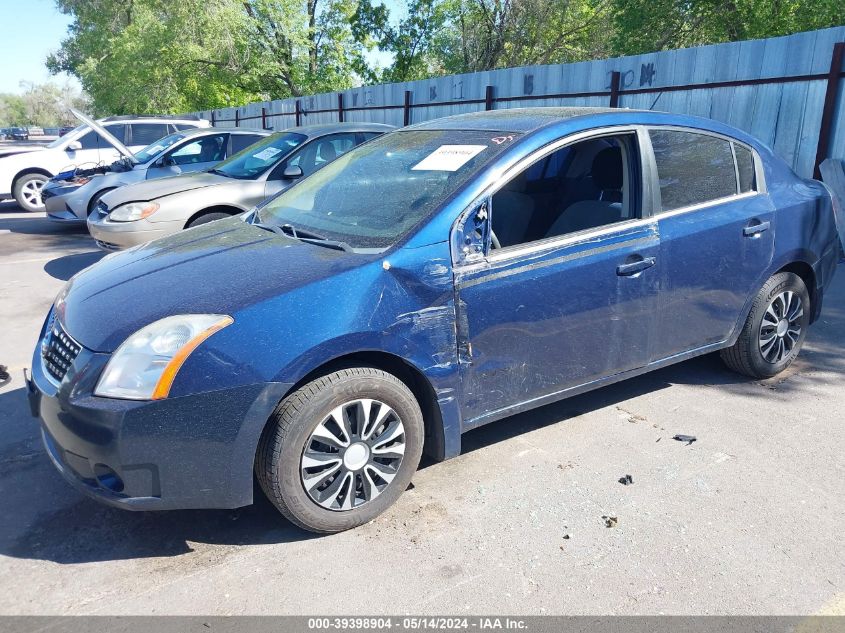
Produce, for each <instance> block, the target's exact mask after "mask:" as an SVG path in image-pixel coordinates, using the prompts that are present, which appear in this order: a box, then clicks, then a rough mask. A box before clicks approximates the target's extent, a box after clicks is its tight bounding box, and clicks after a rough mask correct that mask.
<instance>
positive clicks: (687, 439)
mask: <svg viewBox="0 0 845 633" xmlns="http://www.w3.org/2000/svg"><path fill="white" fill-rule="evenodd" d="M672 439H673V440H678V441H679V442H686V443H687V446H689V445H690V444H692V443H693V442H696V441H698V438H697V437H696V436H695V435H680V434H678V435H675V436H674V437H673V438H672Z"/></svg>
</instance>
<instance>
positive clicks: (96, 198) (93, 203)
mask: <svg viewBox="0 0 845 633" xmlns="http://www.w3.org/2000/svg"><path fill="white" fill-rule="evenodd" d="M115 189H116V187H109V188H108V189H103V190H102V191H98V192H97V193H95V194H94V195H93V196H92V197H91V200H90V201H89V202H88V215H89V216H90V215H91V214H92V213H94V211H95V210H96V209H97V205H98V204H100V198H102V197H103V196H104V195H106V194H107V193H108V192H109V191H114V190H115Z"/></svg>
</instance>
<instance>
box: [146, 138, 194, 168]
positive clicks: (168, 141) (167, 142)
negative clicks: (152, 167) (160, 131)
mask: <svg viewBox="0 0 845 633" xmlns="http://www.w3.org/2000/svg"><path fill="white" fill-rule="evenodd" d="M183 138H185V135H184V134H171V135H169V136H165V137H164V138H160V139H158V140H157V141H156V142H155V143H152V144H150V145H147V146H146V147H145V148H144V149H142V150H141V151H140V152H135V159H136V160H137V161H138V162H139V163H146V162H147V161H148V160H152V159H153V158H155V157H156V156H158V155H159V154H161V153H162V152H163V151H164V150H166V149H167V148H168V147H170V146H171V145H173V144H174V143H177V142H179V141H181V140H182V139H183Z"/></svg>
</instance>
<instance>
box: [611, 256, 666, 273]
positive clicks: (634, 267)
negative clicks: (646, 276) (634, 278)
mask: <svg viewBox="0 0 845 633" xmlns="http://www.w3.org/2000/svg"><path fill="white" fill-rule="evenodd" d="M655 261H656V260H655V259H654V257H646V258H644V259H640V260H638V261H635V262H631V263H630V264H619V265H618V266H617V267H616V274H617V275H619V276H621V277H629V276H631V275H636V274H637V273H640V272H642V271H644V270H645V269H646V268H651V267H652V266H654V264H655Z"/></svg>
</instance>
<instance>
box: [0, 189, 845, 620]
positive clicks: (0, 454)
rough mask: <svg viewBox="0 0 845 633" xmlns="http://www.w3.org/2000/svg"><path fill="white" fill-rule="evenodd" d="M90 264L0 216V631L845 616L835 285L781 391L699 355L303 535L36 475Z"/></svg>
mask: <svg viewBox="0 0 845 633" xmlns="http://www.w3.org/2000/svg"><path fill="white" fill-rule="evenodd" d="M101 256H102V255H101V253H99V252H97V251H96V250H95V248H94V246H93V242H92V240H91V239H90V237H88V236H87V234H86V233H85V232H84V229H82V230H73V229H66V228H63V227H60V226H56V225H54V224H51V223H50V222H48V221H47V220H46V219H45V217H44V215H43V214H26V213H22V212H21V211H20V210H19V209H18V208H17V207H15V206H14V204H13V203H10V202H5V203H0V324H2V328H0V364H3V365H7V366H8V367H9V371H10V372H11V375H12V379H11V381H10V382H9V383H7V384H5V385H4V386H2V387H0V614H121V615H126V614H221V615H222V614H394V615H401V614H406V613H410V614H425V613H438V614H462V613H467V614H469V613H473V614H479V613H483V614H493V613H497V614H504V613H509V614H540V613H545V614H767V615H774V614H792V615H803V614H817V613H826V614H833V613H838V614H845V548H843V546H842V538H841V535H840V530H841V517H842V516H843V515H845V495H843V494H842V482H843V480H845V459H843V450H842V447H843V446H845V392H843V370H845V358H843V349H844V348H845V274H843V272H845V271H843V270H841V269H840V271H839V274H838V276H837V278H836V280H835V282H834V285H833V288H832V289H831V291H830V294H829V296H828V297H827V301H826V305H825V309H824V312H823V314H822V318H821V321H820V322H818V323H817V324H816V325H815V326H814V327H813V328H812V330H811V332H810V334H809V336H808V338H807V342H806V345H805V348H804V350H803V352H802V355H801V357H800V358H799V360H798V361H797V362H796V363H795V364H794V365H793V366H792V367H791V368H790V369H789V370H788V371H787V372H786V373H785V374H783V375H781V376H779V377H776V378H774V379H771V380H768V381H754V380H749V379H746V378H744V377H742V376H738V375H736V374H733V373H730V372H729V371H728V370H727V369H725V368H724V367H723V366H722V365H721V363H720V361H719V359H718V357H717V356H706V357H702V358H698V359H695V360H692V361H688V362H685V363H681V364H678V365H675V366H673V367H668V368H666V369H662V370H659V371H657V372H653V373H651V374H648V375H645V376H642V377H639V378H635V379H632V380H628V381H626V382H623V383H620V384H617V385H614V386H611V387H607V388H604V389H601V390H598V391H595V392H593V393H590V394H586V395H583V396H579V397H576V398H572V399H569V400H565V401H563V402H560V403H558V404H555V405H551V406H547V407H544V408H541V409H538V410H535V411H532V412H529V413H525V414H521V415H518V416H514V417H512V418H509V419H506V420H502V421H500V422H497V423H495V424H492V425H489V426H487V427H484V428H481V429H478V430H476V431H473V432H470V433H469V434H467V435H466V436H465V437H464V454H463V455H461V456H460V457H458V458H456V459H453V460H451V461H448V462H443V463H439V464H432V463H428V464H424V465H423V467H422V468H421V469H420V471H419V472H418V473H417V475H416V476H415V477H414V481H413V487H412V488H411V489H410V490H408V491H407V492H406V493H405V494H404V495H403V496H402V498H401V499H400V500H399V502H398V503H397V504H396V505H395V506H394V507H393V508H392V509H390V510H389V511H388V512H386V513H385V514H384V515H382V516H381V517H379V518H378V519H377V520H376V521H374V522H372V523H370V524H368V525H365V526H363V527H361V528H358V529H356V530H353V531H350V532H346V533H342V534H337V535H333V536H314V535H311V534H309V533H306V532H303V531H301V530H299V529H297V528H295V527H293V526H292V525H290V524H289V523H287V522H286V521H285V520H284V519H283V518H282V517H281V516H279V515H278V514H277V513H276V512H275V511H274V509H273V508H272V507H271V506H270V505H269V503H268V502H266V501H265V500H263V499H260V498H259V500H258V501H257V503H256V504H254V505H253V506H251V507H248V508H242V509H239V510H233V511H182V512H163V513H133V512H126V511H121V510H118V509H113V508H108V507H105V506H102V505H99V504H98V503H96V502H94V501H92V500H89V499H87V498H85V497H83V496H82V495H80V494H79V493H77V492H76V491H75V490H73V489H72V488H70V487H69V486H68V485H67V484H66V483H65V482H64V481H63V480H62V479H61V477H60V476H59V475H58V474H57V473H56V472H55V471H54V470H53V467H52V465H51V464H50V463H49V460H48V458H47V456H46V455H45V453H44V451H43V449H42V447H41V444H40V439H39V431H38V425H37V423H36V421H35V420H34V419H33V418H31V417H30V415H29V412H28V408H27V405H26V398H25V396H24V393H25V392H24V388H23V380H22V377H21V372H22V370H23V368H24V367H27V366H28V365H29V363H30V358H31V354H32V350H33V348H34V347H35V344H36V338H37V334H38V330H39V328H40V325H41V323H42V320H43V318H44V316H45V314H46V312H47V310H48V308H49V306H50V304H51V302H52V301H53V299H54V298H55V295H56V294H57V293H58V291H59V290H60V289H61V287H62V284H63V283H64V281H65V280H67V279H68V278H69V277H70V276H71V275H73V274H74V273H75V272H77V271H78V270H81V269H82V268H83V267H85V266H88V265H90V264H92V263H94V262H96V261H97V260H98V259H99V258H100V257H101ZM107 321H108V315H103V322H104V327H108V325H107ZM198 423H202V421H201V420H198ZM678 433H681V434H688V435H694V436H696V437H697V441H696V442H694V443H692V444H686V443H681V442H678V441H675V440H673V439H672V437H673V436H674V435H675V434H678ZM626 475H630V479H631V483H629V484H627V485H624V484H623V483H620V481H619V480H620V478H622V479H625V476H626ZM626 481H627V480H626ZM608 526H609V527H608Z"/></svg>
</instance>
